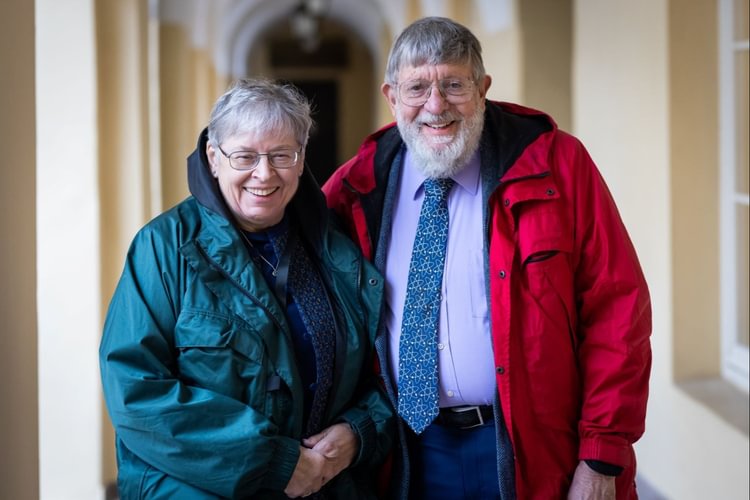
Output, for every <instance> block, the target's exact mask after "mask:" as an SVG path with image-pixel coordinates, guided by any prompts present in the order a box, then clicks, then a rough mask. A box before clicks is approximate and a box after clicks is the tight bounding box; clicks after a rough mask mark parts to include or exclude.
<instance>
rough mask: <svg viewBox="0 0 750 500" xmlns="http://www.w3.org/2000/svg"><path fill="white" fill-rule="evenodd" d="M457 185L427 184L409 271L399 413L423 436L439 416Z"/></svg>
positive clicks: (433, 181) (440, 181)
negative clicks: (445, 289) (444, 291)
mask: <svg viewBox="0 0 750 500" xmlns="http://www.w3.org/2000/svg"><path fill="white" fill-rule="evenodd" d="M452 186H453V179H427V180H425V182H424V190H425V195H424V200H423V201H422V210H421V212H420V214H419V224H418V225H417V234H416V237H415V238H414V248H413V249H412V254H411V265H410V266H409V280H408V284H407V287H406V302H405V303H404V317H403V323H402V325H401V342H400V346H399V363H398V373H399V375H398V412H399V414H400V415H401V417H403V419H404V420H406V422H407V423H408V424H409V426H410V427H411V428H412V429H414V432H416V433H417V434H419V433H421V432H422V431H423V430H424V429H425V428H426V427H427V426H428V425H430V424H431V423H432V421H433V420H434V419H435V417H436V416H437V414H438V377H437V374H438V367H437V350H436V344H437V331H438V320H439V317H440V288H441V286H442V283H443V266H444V265H445V248H446V245H447V242H448V201H447V200H448V193H449V192H450V189H451V187H452Z"/></svg>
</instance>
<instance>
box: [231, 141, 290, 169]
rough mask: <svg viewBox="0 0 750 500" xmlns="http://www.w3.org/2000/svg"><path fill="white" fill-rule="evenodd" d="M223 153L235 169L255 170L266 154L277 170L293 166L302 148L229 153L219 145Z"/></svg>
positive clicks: (270, 163) (269, 162)
mask: <svg viewBox="0 0 750 500" xmlns="http://www.w3.org/2000/svg"><path fill="white" fill-rule="evenodd" d="M219 151H221V154H223V155H224V156H226V157H227V158H228V159H229V166H230V167H232V168H233V169H235V170H255V169H256V168H257V167H258V163H260V157H261V156H265V157H266V158H267V159H268V164H269V165H271V167H273V168H275V169H277V170H284V169H287V168H292V167H293V166H295V165H296V164H297V162H298V161H299V156H300V153H301V152H302V150H301V149H300V150H299V151H295V150H293V149H278V150H276V151H271V152H270V153H258V152H257V151H232V152H231V153H229V154H227V153H225V152H224V150H223V149H221V146H219Z"/></svg>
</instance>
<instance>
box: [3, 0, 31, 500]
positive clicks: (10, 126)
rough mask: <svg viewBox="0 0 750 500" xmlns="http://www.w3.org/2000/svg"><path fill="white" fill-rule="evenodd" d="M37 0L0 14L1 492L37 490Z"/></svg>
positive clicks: (18, 494)
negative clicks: (0, 75) (0, 73)
mask: <svg viewBox="0 0 750 500" xmlns="http://www.w3.org/2000/svg"><path fill="white" fill-rule="evenodd" d="M34 47H35V42H34V3H33V2H29V1H27V0H8V1H6V2H4V3H3V15H2V16H0V61H2V63H3V64H2V70H0V71H2V77H0V109H1V110H2V113H0V150H2V151H3V160H2V167H0V231H1V232H2V234H3V241H2V243H0V283H2V285H0V287H2V288H0V318H2V321H3V326H2V333H0V380H2V383H0V401H2V403H1V404H0V498H35V497H37V495H38V493H39V472H38V467H37V463H38V460H39V453H38V449H37V445H38V443H39V438H38V436H39V433H38V417H37V414H38V406H37V359H36V350H37V339H36V329H37V320H36V277H37V271H36V254H35V249H36V206H35V205H36V185H35V183H36V147H35V143H36V120H35V118H36V103H35V101H34V78H35V70H34V64H35V56H34Z"/></svg>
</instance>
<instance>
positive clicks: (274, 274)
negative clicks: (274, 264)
mask: <svg viewBox="0 0 750 500" xmlns="http://www.w3.org/2000/svg"><path fill="white" fill-rule="evenodd" d="M271 274H273V277H274V278H275V277H276V269H274V270H273V271H271Z"/></svg>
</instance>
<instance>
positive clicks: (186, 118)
mask: <svg viewBox="0 0 750 500" xmlns="http://www.w3.org/2000/svg"><path fill="white" fill-rule="evenodd" d="M2 10H3V14H2V16H0V129H1V133H0V145H1V147H2V152H3V153H2V161H0V165H1V167H0V231H2V243H0V283H2V285H1V287H0V318H2V319H3V326H2V333H0V380H2V382H0V498H4V499H5V498H7V499H36V498H42V499H71V500H80V499H97V500H98V499H104V498H107V497H108V493H109V494H110V495H109V497H110V498H111V493H112V490H111V487H110V488H108V486H109V485H111V483H112V482H113V481H114V479H115V477H116V467H115V461H114V456H113V453H114V452H113V434H112V429H111V426H110V423H109V420H108V417H107V414H106V411H105V409H104V407H103V403H102V397H101V387H100V383H99V370H98V359H97V349H98V343H99V338H100V335H101V326H102V322H103V317H104V314H105V311H106V306H107V304H108V302H109V298H110V296H111V293H112V291H113V289H114V286H115V283H116V280H117V278H118V277H119V274H120V271H121V269H122V264H123V259H124V255H125V252H126V251H127V246H128V244H129V242H130V239H131V238H132V236H133V235H134V233H135V232H136V231H137V229H138V228H140V227H141V226H142V225H143V224H144V223H145V222H147V221H148V220H149V219H150V218H152V217H153V216H155V215H156V214H158V213H159V212H161V211H163V210H165V209H167V208H169V207H170V206H172V205H174V204H175V203H177V202H178V201H180V200H182V199H183V198H184V197H185V196H186V195H187V183H186V169H185V158H186V157H187V155H188V154H189V153H190V152H191V151H192V149H193V148H194V144H195V141H196V138H197V135H198V133H199V132H200V130H201V129H202V128H203V127H204V126H205V125H206V123H207V119H208V113H209V110H210V107H211V105H212V103H213V102H214V100H215V99H216V98H217V97H218V96H219V95H220V94H221V93H223V91H224V90H225V88H226V87H227V85H228V84H229V83H230V82H231V81H232V80H233V79H235V78H238V77H243V76H247V75H251V76H255V75H263V76H267V77H271V78H279V79H284V80H286V81H290V82H293V83H295V84H296V85H298V86H299V87H300V88H301V89H302V90H303V91H304V92H305V93H307V94H308V95H309V96H310V98H311V99H312V101H313V102H314V105H315V109H316V115H315V118H316V120H317V122H318V128H317V130H316V132H315V133H314V135H313V138H312V140H311V143H310V147H309V151H308V157H307V160H308V164H309V167H310V168H312V169H313V171H314V172H315V174H316V176H317V177H318V180H319V181H320V182H321V183H322V182H324V181H325V179H326V178H327V177H328V175H329V174H330V172H331V171H332V170H333V169H334V168H335V167H336V165H337V164H339V163H341V162H342V161H344V160H346V159H347V158H348V157H349V156H351V155H352V154H353V153H354V152H355V150H356V147H357V145H358V144H359V142H360V141H361V140H362V138H363V137H364V136H365V135H366V134H367V133H369V132H370V131H372V130H374V129H375V128H377V127H379V126H381V125H383V124H385V123H387V122H389V121H391V116H390V113H389V111H388V108H387V107H386V105H385V102H384V100H383V98H382V97H381V96H380V93H379V86H380V83H381V82H382V75H383V70H384V67H385V61H386V57H387V53H388V48H389V47H390V44H391V42H392V41H393V39H394V37H395V36H396V35H397V34H398V33H399V32H400V30H401V29H403V28H404V27H405V26H406V25H407V24H408V23H410V22H411V21H413V20H414V19H417V18H419V17H422V16H425V15H443V16H448V17H452V18H454V19H456V20H457V21H459V22H461V23H463V24H465V25H466V26H468V27H469V28H470V29H472V30H473V31H474V33H475V34H476V35H477V36H478V38H479V39H480V41H481V42H482V44H483V48H484V58H485V65H486V68H487V71H488V73H489V74H491V75H492V76H493V85H492V88H491V89H490V95H489V97H490V98H492V99H497V100H506V101H513V102H517V103H520V104H524V105H527V106H531V107H536V108H539V109H542V110H544V111H547V112H549V113H551V114H552V115H553V116H554V117H555V119H556V120H557V122H558V124H559V125H560V127H561V128H563V129H565V130H568V131H570V132H572V133H573V134H575V135H577V136H578V137H579V138H580V139H582V141H583V142H584V144H585V145H586V146H587V148H588V149H589V151H590V153H591V155H592V156H593V158H594V160H595V161H596V162H597V164H598V165H599V167H600V169H601V171H602V173H603V174H604V177H605V179H606V180H607V182H608V184H609V186H610V189H611V191H612V193H613V195H614V197H615V199H616V201H617V203H618V206H619V208H620V210H621V213H622V216H623V219H624V221H625V224H626V226H627V227H628V229H629V231H630V234H631V237H632V239H633V241H634V244H635V246H636V248H637V250H638V253H639V256H640V258H641V261H642V264H643V267H644V271H645V273H646V277H647V279H648V282H649V285H650V288H651V293H652V298H653V307H654V331H653V338H652V342H653V351H654V365H653V372H652V379H651V380H652V382H651V394H650V398H649V412H648V420H647V426H646V434H645V435H644V437H643V438H642V439H641V440H640V441H639V442H638V443H637V445H636V451H637V454H638V460H639V485H641V484H642V485H643V486H642V488H643V491H644V492H645V493H644V495H643V497H644V498H668V499H675V500H683V499H706V498H712V499H714V498H716V499H747V498H748V497H749V495H750V493H749V482H750V481H749V479H748V470H749V469H750V463H749V458H748V457H749V455H750V453H749V451H750V450H749V446H748V199H749V197H748V191H749V189H748V135H749V132H748V0H631V1H628V2H621V1H615V0H35V1H29V0H4V1H3V9H2ZM647 495H648V496H647Z"/></svg>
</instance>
